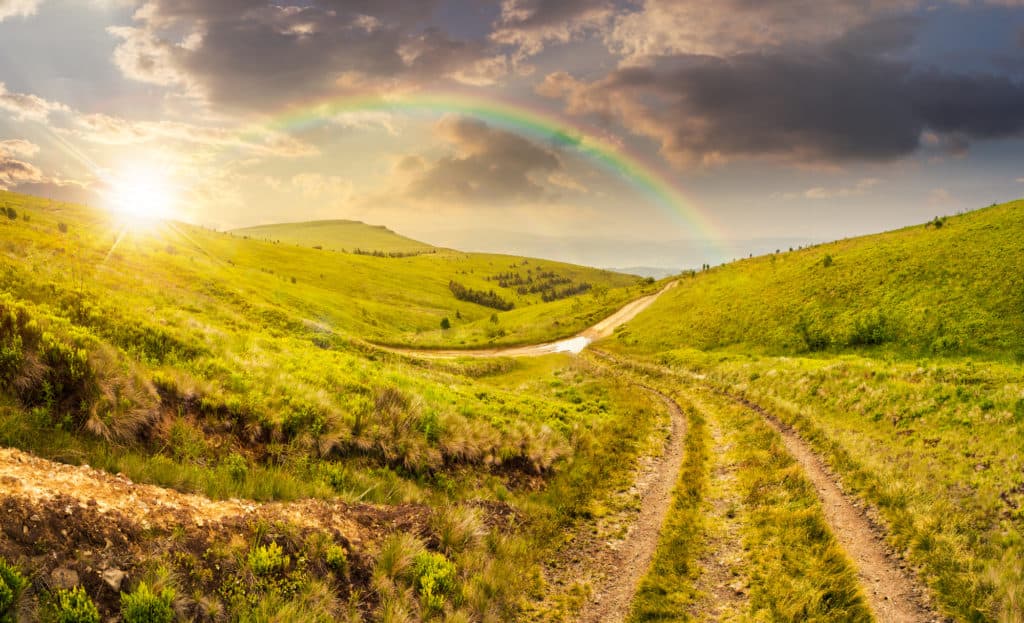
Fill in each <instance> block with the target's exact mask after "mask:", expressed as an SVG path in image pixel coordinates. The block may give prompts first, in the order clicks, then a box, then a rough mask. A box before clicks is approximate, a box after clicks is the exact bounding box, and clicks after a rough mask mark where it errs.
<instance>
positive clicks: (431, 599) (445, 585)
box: [412, 552, 456, 610]
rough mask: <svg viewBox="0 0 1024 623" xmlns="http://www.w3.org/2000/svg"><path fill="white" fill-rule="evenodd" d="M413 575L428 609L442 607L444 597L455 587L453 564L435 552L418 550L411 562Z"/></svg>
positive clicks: (439, 608) (452, 591) (453, 590)
mask: <svg viewBox="0 0 1024 623" xmlns="http://www.w3.org/2000/svg"><path fill="white" fill-rule="evenodd" d="M412 572H413V577H414V578H415V580H416V588H417V589H418V590H419V593H420V598H421V599H422V600H423V605H424V606H426V608H427V609H428V610H441V609H443V608H444V602H445V597H446V596H448V595H451V594H453V593H454V592H455V589H456V570H455V565H454V564H453V563H452V562H451V561H450V560H448V559H447V558H445V557H444V555H443V554H439V553H437V552H420V553H419V554H417V555H416V557H415V558H414V559H413V562H412Z"/></svg>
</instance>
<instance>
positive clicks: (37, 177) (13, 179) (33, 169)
mask: <svg viewBox="0 0 1024 623" xmlns="http://www.w3.org/2000/svg"><path fill="white" fill-rule="evenodd" d="M42 180H43V172H42V171H40V170H39V167H37V166H35V165H34V164H32V163H30V162H25V161H23V160H16V159H14V158H8V157H7V156H3V155H0V190H9V189H11V188H13V187H15V186H18V185H20V184H25V183H29V182H41V181H42Z"/></svg>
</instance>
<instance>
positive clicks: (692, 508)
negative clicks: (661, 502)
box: [627, 403, 709, 623]
mask: <svg viewBox="0 0 1024 623" xmlns="http://www.w3.org/2000/svg"><path fill="white" fill-rule="evenodd" d="M680 408H682V409H683V410H684V412H685V413H686V422H687V433H686V454H685V457H684V459H683V467H682V470H681V471H680V472H679V479H678V481H677V482H676V486H675V489H674V490H673V491H672V506H671V507H670V509H669V515H668V517H667V518H666V519H665V523H664V525H663V526H662V529H661V534H660V535H659V537H658V548H657V550H656V551H655V554H654V560H653V561H652V562H651V567H650V569H649V570H648V571H647V574H646V575H645V576H644V578H643V580H642V581H641V582H640V586H639V588H638V590H637V593H636V596H635V597H634V598H633V603H632V605H631V607H630V613H629V618H628V619H627V620H628V621H630V622H632V623H637V622H640V621H688V620H692V617H691V616H690V612H691V610H692V605H693V602H694V601H695V600H696V599H697V597H698V595H697V593H696V591H695V588H694V581H695V580H696V577H697V575H698V574H699V573H700V569H699V565H698V563H697V561H698V558H699V556H700V555H701V552H702V550H703V549H704V548H703V543H702V537H703V536H704V534H705V526H704V522H705V517H706V515H705V511H706V508H705V504H704V502H705V495H706V493H707V488H708V459H709V456H708V451H709V448H708V433H707V429H706V426H705V422H704V417H703V416H702V415H701V413H700V412H699V411H698V410H697V409H695V408H694V407H693V406H692V405H690V404H687V403H683V404H681V405H680Z"/></svg>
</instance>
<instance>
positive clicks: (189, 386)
mask: <svg viewBox="0 0 1024 623" xmlns="http://www.w3.org/2000/svg"><path fill="white" fill-rule="evenodd" d="M0 207H3V208H5V209H4V212H3V218H0V283H2V284H3V290H2V292H0V446H2V447H12V448H19V449H22V450H26V451H29V452H31V453H33V454H35V455H37V456H39V457H43V458H47V459H53V460H56V461H59V462H62V463H69V464H73V465H80V464H88V465H91V466H93V467H97V468H100V469H102V470H105V471H106V472H109V473H113V474H118V473H120V474H123V475H124V477H126V478H130V479H131V480H132V481H135V482H138V483H150V484H154V485H160V486H162V487H168V488H171V489H173V490H176V491H181V492H191V493H198V494H201V495H202V496H205V497H204V498H202V499H204V500H207V501H208V503H209V504H216V501H218V500H221V501H225V502H224V503H225V504H235V503H236V501H234V500H235V499H236V498H239V499H242V500H250V501H255V502H263V503H267V504H262V505H257V506H255V507H254V508H256V509H258V510H256V511H253V512H254V515H252V516H251V517H250V518H249V519H247V520H244V521H242V520H236V521H228V520H217V521H211V522H210V523H209V524H205V523H201V524H197V525H195V526H193V525H192V524H191V523H190V522H185V523H184V524H182V523H181V522H178V524H180V525H177V527H173V528H172V527H169V526H168V525H161V524H159V523H157V524H152V525H149V524H143V523H141V522H140V520H138V519H137V518H135V519H133V518H132V517H129V516H122V515H119V514H118V513H116V512H111V513H107V514H102V513H97V512H96V511H95V509H92V507H91V506H90V505H89V504H86V503H83V505H81V506H79V508H81V512H78V513H77V514H75V515H74V518H73V519H67V518H66V517H65V516H62V515H60V513H61V512H63V511H62V509H64V508H71V506H68V504H67V501H66V500H61V499H57V500H53V501H51V502H48V503H42V502H39V503H35V502H31V501H25V500H22V499H21V498H13V497H8V498H3V499H0V504H3V505H4V506H3V508H2V509H0V510H3V511H4V512H3V513H0V585H2V587H0V620H2V619H3V617H4V616H7V615H11V613H14V612H15V611H17V612H18V613H20V616H22V617H23V618H29V619H31V618H43V619H47V618H49V619H52V620H76V621H77V620H84V621H92V620H94V619H92V618H88V617H90V616H91V610H89V606H90V604H91V605H92V606H93V607H94V608H95V609H96V610H97V617H99V615H100V613H102V615H103V616H104V617H109V616H115V615H118V614H119V613H120V615H121V616H122V617H123V618H124V620H126V621H133V620H150V619H132V618H131V617H132V616H133V615H131V614H129V612H130V611H134V610H138V611H143V610H146V611H154V612H155V611H161V612H164V611H166V612H169V613H170V614H168V615H167V616H169V617H170V618H168V619H157V620H174V619H175V618H177V619H181V620H213V621H224V620H228V621H243V620H244V621H250V620H256V621H285V620H295V619H297V618H303V619H304V620H314V621H320V620H322V621H329V620H352V621H357V620H382V621H412V620H438V621H442V620H443V621H504V620H522V619H531V620H545V621H567V620H574V619H575V617H576V616H577V615H578V613H580V612H581V611H583V609H584V607H585V606H586V604H587V603H588V600H591V599H594V598H600V597H601V595H600V594H598V593H595V591H599V590H600V586H598V585H592V584H589V583H588V582H584V581H580V580H579V578H573V577H564V576H563V575H562V574H564V573H567V571H566V570H567V569H568V570H571V569H573V568H574V567H573V566H572V565H571V564H561V563H560V562H559V561H562V562H564V561H566V560H569V561H572V559H573V557H574V556H579V555H584V554H585V552H584V554H581V553H580V552H577V551H576V550H575V549H574V548H576V547H577V544H579V543H587V542H591V543H593V542H599V543H600V542H605V541H607V542H608V543H613V544H614V543H619V542H620V541H621V540H622V539H625V538H627V537H628V534H629V531H630V529H629V526H630V525H631V524H630V519H629V518H630V517H634V516H635V515H636V513H637V512H638V508H639V507H640V506H639V503H638V502H637V497H636V496H637V495H638V494H637V493H636V486H637V483H636V482H635V480H636V479H637V478H638V474H640V473H642V471H643V466H644V465H647V464H649V462H650V461H651V460H652V457H656V456H658V455H659V453H661V452H663V451H664V450H663V446H664V438H665V435H666V430H667V427H668V421H669V418H670V416H669V413H668V412H667V411H666V409H665V405H664V404H662V402H661V401H660V400H659V399H658V398H657V397H656V396H655V395H653V394H651V393H650V392H651V391H656V392H657V393H658V394H660V395H661V396H663V397H666V398H667V399H670V400H672V401H674V402H675V403H676V404H677V405H678V406H679V408H680V411H681V413H682V414H683V416H682V417H683V418H684V420H685V429H686V433H685V438H684V446H685V453H684V455H683V456H684V458H683V462H682V465H681V468H680V470H679V475H678V478H677V479H676V486H675V489H674V491H673V492H672V494H671V499H670V505H669V507H668V508H669V510H668V517H667V519H666V521H665V523H664V524H663V525H662V527H661V530H660V533H659V534H657V535H655V536H656V537H657V543H656V547H655V548H654V554H653V559H652V560H651V562H650V565H649V567H647V568H646V569H645V573H644V575H643V579H642V580H641V581H640V584H639V586H638V587H637V589H636V592H635V596H633V598H632V600H631V602H630V605H629V615H628V620H630V621H679V620H693V621H700V620H736V621H791V620H807V621H836V622H838V621H869V620H875V619H878V618H879V617H878V611H877V610H876V609H875V608H876V607H877V600H878V599H880V598H881V597H879V594H878V592H877V587H869V586H866V585H865V583H864V581H863V580H862V579H861V578H860V576H859V575H858V573H859V572H860V571H862V569H861V562H860V561H857V560H854V559H852V558H851V557H850V556H849V555H848V554H847V553H846V551H845V550H844V548H843V546H842V545H841V544H840V541H841V539H840V535H839V534H838V533H837V530H836V526H835V525H834V524H833V523H832V520H830V519H829V516H828V512H827V511H828V509H826V508H825V506H824V505H823V504H822V501H821V494H820V493H819V492H818V490H817V489H816V485H815V484H814V482H812V480H813V479H812V477H811V475H810V474H809V473H807V471H806V470H805V468H804V467H802V464H801V463H800V461H799V460H798V459H797V458H796V457H795V456H794V454H793V452H792V450H791V447H790V446H787V439H786V437H785V435H784V433H785V431H786V430H790V429H791V430H793V431H796V433H797V434H798V437H799V439H801V440H802V442H803V443H805V444H806V446H807V447H808V448H809V449H810V450H811V451H812V452H813V453H814V454H815V455H816V456H817V457H820V458H821V460H822V461H823V462H824V464H825V466H826V468H827V470H828V474H829V477H831V478H834V479H835V480H836V481H837V482H838V483H839V484H840V485H841V488H842V491H843V492H844V493H845V494H846V495H847V496H848V497H849V498H850V499H851V500H852V501H853V503H855V504H856V507H857V508H859V509H864V510H863V512H864V513H865V516H866V517H869V518H870V520H871V521H872V522H874V523H873V524H872V525H876V526H877V529H878V531H879V534H881V535H883V536H884V539H885V543H886V544H887V546H888V547H889V548H890V550H891V552H892V554H893V555H894V557H895V560H897V561H900V564H902V565H903V566H904V567H905V568H906V569H908V570H910V572H911V573H912V574H913V575H914V577H916V578H919V579H920V582H921V585H922V586H925V587H927V588H926V591H925V592H926V593H927V595H923V596H922V599H923V600H924V601H923V602H922V603H923V605H922V608H928V609H930V610H929V611H934V612H935V613H937V614H936V616H942V617H948V618H950V619H952V620H956V621H972V622H973V621H979V622H981V621H1010V622H1015V621H1022V620H1024V566H1022V563H1021V561H1022V560H1024V514H1022V513H1024V511H1022V509H1024V455H1021V452H1020V449H1021V448H1022V447H1024V380H1022V379H1024V253H1021V251H1020V245H1019V240H1020V239H1021V238H1022V235H1024V202H1019V201H1018V202H1013V203H1009V204H1003V205H999V206H992V207H989V208H984V209H981V210H977V211H974V212H970V213H966V214H962V215H957V216H950V217H945V218H938V219H935V220H933V221H930V222H929V223H927V224H924V223H922V224H919V225H916V226H913V227H908V228H905V229H901V230H898V231H894V232H887V233H883V234H878V235H873V236H865V237H861V238H853V239H847V240H842V241H837V242H834V243H828V244H825V245H818V246H815V247H811V248H807V249H795V250H792V251H790V250H788V249H787V250H781V249H780V250H779V252H777V253H774V254H771V255H768V256H764V257H758V258H748V259H744V260H741V261H737V262H733V263H730V264H727V265H723V266H718V267H714V268H709V269H708V270H704V271H699V272H695V273H685V274H683V275H680V276H679V277H678V286H677V287H675V288H673V289H670V290H667V291H666V292H665V294H664V295H663V296H661V297H660V298H659V299H658V300H657V301H656V302H655V303H653V305H651V307H649V308H648V309H647V310H646V311H644V312H643V313H641V314H640V315H639V316H637V317H636V318H635V319H634V320H632V321H630V322H629V323H628V324H627V325H625V326H623V327H620V328H619V329H618V330H616V332H615V334H614V335H613V336H612V337H610V338H607V339H605V340H603V341H600V342H598V343H596V344H595V345H594V348H593V350H592V351H586V352H584V354H582V355H581V356H578V357H571V356H568V355H549V356H542V357H535V358H522V359H510V358H502V357H493V358H471V357H453V358H421V357H417V356H415V355H414V354H400V353H398V352H394V351H392V350H387V349H384V348H380V347H379V346H383V345H387V346H400V347H405V348H420V349H424V352H428V351H430V350H432V349H447V350H451V349H472V348H494V347H496V346H502V345H514V344H525V343H536V342H543V341H548V340H553V339H556V338H560V337H564V336H567V335H572V334H574V333H576V332H578V331H580V330H582V329H584V328H586V327H587V326H589V325H591V324H592V323H594V322H596V321H597V320H599V319H601V318H603V317H605V316H606V315H608V314H609V313H611V312H612V311H614V310H615V309H617V308H618V307H620V306H621V305H622V304H623V303H625V302H627V301H630V300H633V299H635V298H637V297H639V296H642V295H645V294H648V293H651V292H653V291H655V290H656V289H660V288H661V287H662V286H663V285H664V284H663V283H654V282H652V281H651V280H643V279H640V278H637V277H633V276H629V275H621V274H616V273H611V272H607V271H600V270H596V269H590V268H585V267H579V266H572V265H567V264H562V263H557V262H549V261H545V260H538V259H533V258H521V257H513V256H503V255H490V254H472V253H461V252H458V251H454V250H449V249H437V248H433V247H416V246H415V244H419V243H415V241H409V240H408V239H404V238H401V237H400V236H399V235H397V234H395V233H393V232H390V231H387V230H383V229H380V228H373V227H369V226H366V225H362V224H355V223H350V222H346V223H338V222H332V223H329V224H325V223H315V224H312V225H309V226H306V227H303V226H300V225H290V226H275V227H273V228H264V229H263V230H262V236H265V237H266V238H267V239H257V238H259V237H262V236H256V235H255V232H248V233H243V232H234V233H228V232H216V231H210V230H206V229H203V228H199V227H193V226H187V225H182V224H176V223H162V224H155V225H154V224H143V223H134V224H133V223H125V222H120V221H118V220H117V219H115V218H114V217H112V216H111V215H109V214H107V213H105V212H102V211H97V210H92V209H90V208H87V207H84V206H74V205H69V204H62V203H53V202H49V201H47V200H43V199H39V198H33V197H28V196H23V195H14V194H10V193H4V194H0ZM311 232H312V233H311ZM289 236H291V237H289ZM346 237H347V238H346ZM354 239H358V240H357V241H361V243H362V244H363V246H359V247H358V248H359V249H360V250H361V251H378V253H372V252H371V253H369V254H367V253H354V252H351V251H354V249H355V248H357V247H356V246H355V245H351V242H352V241H353V240H354ZM278 240H280V242H278ZM342 240H345V244H349V245H351V246H352V249H349V248H348V247H346V246H344V245H342V242H341V241H342ZM332 241H333V242H332ZM414 243H415V244H414ZM332 244H333V245H336V246H337V247H338V248H336V249H333V250H332ZM374 245H376V246H374ZM409 245H412V246H409ZM317 247H320V248H317ZM453 283H457V284H458V285H459V287H453V285H452V284H453ZM584 284H586V286H587V287H585V288H584V287H583V285H584ZM492 292H493V296H492V294H491V293H492ZM560 293H566V294H567V295H566V296H565V297H564V298H557V295H560ZM457 295H458V296H457ZM459 297H461V298H459ZM551 298H557V300H550V299H551ZM481 303H482V304H481ZM505 303H508V304H509V306H510V307H511V309H507V310H500V309H497V308H495V307H494V305H499V304H500V305H502V306H505ZM445 325H447V327H446V328H443V327H444V326H445ZM645 390H646V391H645ZM784 427H788V428H785V430H784ZM4 482H7V481H4ZM666 482H669V481H666ZM5 486H6V485H5ZM289 503H290V504H296V505H298V506H288V504H289ZM90 509H92V510H90ZM289 509H302V510H301V511H290V510H289ZM311 509H312V510H311ZM290 513H291V514H290ZM296 513H299V514H302V513H306V514H309V515H310V516H314V517H320V516H323V517H328V518H330V522H332V523H331V525H337V526H343V528H335V529H332V530H323V529H313V528H311V527H310V525H309V524H307V523H303V522H302V521H299V520H298V519H297V516H296ZM32 517H43V518H49V519H46V520H45V521H41V522H40V521H38V520H33V519H32ZM339 517H341V518H344V520H343V521H342V520H340V519H338V518H339ZM610 517H624V518H625V519H624V520H623V521H621V522H619V523H614V522H612V523H611V524H609V523H607V522H608V521H609V518H610ZM58 518H59V519H58ZM616 521H618V520H616ZM346 522H347V523H346ZM602 522H605V523H602ZM29 525H32V526H36V527H35V528H32V529H31V530H30V529H29V528H27V526H29ZM58 525H61V526H68V527H69V529H70V530H71V531H72V533H73V534H74V535H75V536H73V537H72V538H62V537H59V536H57V532H56V531H55V530H53V531H51V532H53V533H52V534H50V533H47V532H46V530H47V529H49V528H47V526H58ZM609 525H611V526H612V530H613V531H612V532H611V533H607V534H606V533H605V532H603V530H605V529H607V528H608V526H609ZM125 535H129V536H130V538H128V537H127V536H125ZM356 535H359V536H358V537H357V536H356ZM40 539H41V540H40ZM76 539H81V540H80V541H79V540H76ZM588 539H589V541H588ZM108 540H109V541H110V542H111V543H118V546H117V547H113V548H102V550H101V551H103V552H113V553H112V554H100V555H102V556H108V555H109V556H116V559H112V560H110V561H105V562H104V564H107V563H108V562H109V563H110V564H114V563H116V564H118V565H120V566H122V567H123V568H125V569H126V570H127V571H129V574H128V577H129V580H128V582H127V584H126V585H125V586H126V588H125V589H124V590H122V591H120V592H118V591H116V590H112V589H111V588H110V587H109V586H108V585H107V584H105V583H104V581H102V580H100V579H99V578H98V577H97V576H96V573H95V572H87V569H94V568H95V566H94V565H95V564H96V563H95V561H92V562H90V560H91V559H88V558H87V557H82V556H79V555H78V554H74V553H72V552H73V551H75V550H73V549H72V548H76V549H77V550H81V549H83V548H84V546H83V545H82V544H83V543H86V542H88V543H94V544H95V543H99V544H102V543H105V542H106V541H108ZM36 541H38V542H41V543H48V544H49V545H48V546H47V547H50V548H52V550H53V552H60V555H57V554H54V555H52V556H49V557H39V556H38V554H39V551H40V550H39V549H38V547H39V546H36V545H33V543H34V542H36ZM652 543H653V541H652ZM90 547H91V546H90ZM93 549H97V550H100V548H93ZM89 551H92V550H89ZM57 565H63V567H67V568H69V569H71V570H77V571H78V572H80V575H79V577H81V578H83V579H82V585H83V588H82V591H84V592H82V591H79V592H77V593H76V592H74V591H71V590H70V589H68V590H63V592H61V591H58V590H54V581H53V579H52V578H53V577H56V576H54V575H53V574H54V573H56V572H57V570H58V567H57ZM63 567H61V568H63ZM90 573H91V575H90ZM62 577H63V576H62ZM3 588H6V590H7V592H4V590H3ZM75 590H78V589H75ZM8 593H9V594H10V598H9V599H8V598H7V597H5V595H7V594H8ZM883 597H884V596H883ZM5 600H6V601H5ZM133 609H134V610H133ZM72 610H76V611H81V612H85V613H86V614H84V615H82V616H86V617H87V618H84V619H59V617H58V616H57V614H55V613H60V612H65V611H68V612H70V611H72ZM81 612H79V614H81ZM12 616H13V615H12ZM95 620H99V619H98V618H97V619H95Z"/></svg>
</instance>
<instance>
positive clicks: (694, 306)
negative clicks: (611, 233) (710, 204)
mask: <svg viewBox="0 0 1024 623" xmlns="http://www.w3.org/2000/svg"><path fill="white" fill-rule="evenodd" d="M1022 239H1024V201H1016V202H1012V203H1007V204H1003V205H999V206H993V207H989V208H984V209H981V210H977V211H974V212H969V213H966V214H962V215H959V216H951V217H948V218H944V219H940V220H939V221H937V222H934V221H933V222H931V223H928V224H926V225H917V226H913V227H908V228H905V229H901V230H897V231H892V232H887V233H883V234H877V235H872V236H864V237H860V238H852V239H847V240H840V241H836V242H832V243H827V244H823V245H818V246H815V247H812V248H807V249H802V250H797V251H792V252H781V253H777V254H773V255H768V256H762V257H757V258H752V259H746V260H742V261H739V262H735V263H732V264H728V265H725V266H721V267H716V268H713V269H711V270H710V271H706V272H703V273H699V274H696V275H694V276H693V278H691V279H686V278H684V279H681V280H680V287H678V288H676V289H675V291H674V292H671V293H669V294H667V295H666V296H664V297H662V298H661V299H660V300H659V301H658V302H657V303H656V304H655V305H654V306H652V308H651V309H650V311H649V312H648V313H646V314H644V315H642V316H641V317H640V318H638V319H637V320H636V321H635V322H634V323H632V326H631V328H630V330H629V331H628V333H625V334H622V335H620V340H621V341H623V343H626V344H629V345H630V346H632V347H634V348H635V349H637V350H640V351H644V352H656V351H659V350H664V349H667V348H674V347H680V346H689V347H693V348H699V349H720V348H727V349H730V350H733V351H737V352H739V351H755V352H760V353H771V354H793V353H800V352H809V351H825V352H839V351H844V352H845V351H856V352H875V353H878V352H885V353H889V354H892V355H898V356H908V357H915V356H933V355H937V356H956V355H963V354H978V355H984V356H992V357H998V358H1002V359H1013V358H1014V357H1016V358H1024V252H1021V240H1022Z"/></svg>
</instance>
